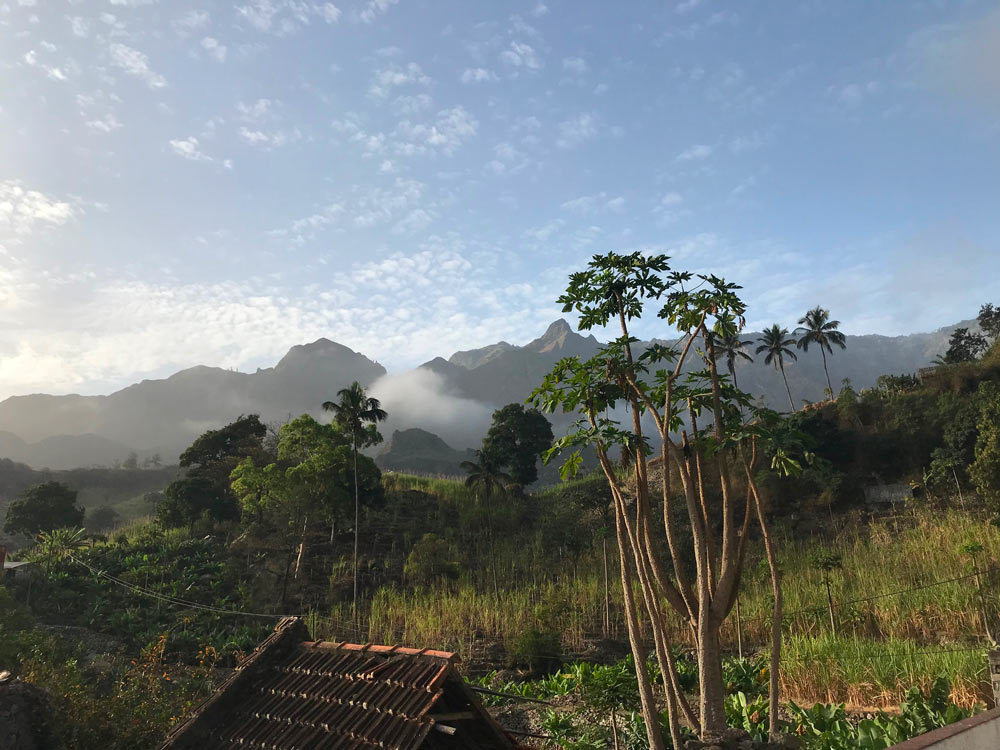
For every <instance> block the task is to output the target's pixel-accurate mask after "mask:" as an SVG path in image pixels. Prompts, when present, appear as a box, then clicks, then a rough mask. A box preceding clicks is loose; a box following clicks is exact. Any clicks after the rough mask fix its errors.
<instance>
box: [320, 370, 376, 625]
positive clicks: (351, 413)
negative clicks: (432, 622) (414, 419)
mask: <svg viewBox="0 0 1000 750" xmlns="http://www.w3.org/2000/svg"><path fill="white" fill-rule="evenodd" d="M337 399H338V400H337V401H336V402H334V401H325V402H323V410H324V411H332V412H333V419H334V421H335V422H336V423H337V424H339V425H340V426H341V427H343V428H344V429H345V430H347V432H349V433H350V435H351V444H352V447H353V449H354V605H353V607H354V621H355V624H357V620H358V538H359V537H358V532H359V530H360V523H361V500H360V495H359V493H358V447H359V446H362V445H364V446H367V445H374V444H375V443H377V442H379V441H380V440H381V439H382V438H381V436H380V435H379V434H378V433H377V432H376V431H375V430H374V426H375V423H376V422H382V421H385V418H386V417H387V416H389V415H388V414H387V413H386V412H385V410H384V409H383V408H382V404H381V403H380V402H379V400H378V399H377V398H369V397H368V395H367V394H366V393H365V389H364V388H362V387H361V383H359V382H358V381H357V380H355V381H354V382H353V383H351V386H350V388H341V389H340V390H339V391H337Z"/></svg>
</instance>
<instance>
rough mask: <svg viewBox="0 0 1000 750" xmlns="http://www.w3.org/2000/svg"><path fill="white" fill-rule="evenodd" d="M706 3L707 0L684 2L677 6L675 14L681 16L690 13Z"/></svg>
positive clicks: (684, 0)
mask: <svg viewBox="0 0 1000 750" xmlns="http://www.w3.org/2000/svg"><path fill="white" fill-rule="evenodd" d="M704 1H705V0H683V2H679V3H677V5H676V6H674V12H675V13H680V14H684V13H690V12H691V11H692V10H694V9H695V8H697V7H698V6H699V5H701V4H702V3H703V2H704Z"/></svg>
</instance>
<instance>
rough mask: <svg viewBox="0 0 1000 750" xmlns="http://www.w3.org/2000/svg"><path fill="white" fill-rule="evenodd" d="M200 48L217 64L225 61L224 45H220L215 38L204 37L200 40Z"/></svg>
mask: <svg viewBox="0 0 1000 750" xmlns="http://www.w3.org/2000/svg"><path fill="white" fill-rule="evenodd" d="M201 48H202V49H203V50H205V52H207V53H208V54H209V55H210V56H212V57H214V58H215V59H216V60H217V61H219V62H225V61H226V45H224V44H220V43H219V40H218V39H216V38H215V37H211V36H206V37H204V38H203V39H202V40H201Z"/></svg>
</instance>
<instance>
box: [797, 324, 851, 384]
mask: <svg viewBox="0 0 1000 750" xmlns="http://www.w3.org/2000/svg"><path fill="white" fill-rule="evenodd" d="M799 326H800V327H799V328H796V329H795V335H796V336H798V337H799V340H798V344H797V346H798V347H799V349H801V350H802V351H804V352H807V351H809V344H817V345H818V346H819V351H820V353H821V354H822V355H823V372H825V373H826V386H827V388H829V389H830V393H831V394H832V393H833V384H832V383H831V382H830V371H829V370H828V369H827V367H826V353H827V352H829V353H830V354H833V346H834V345H836V346H839V347H840V348H841V349H846V348H847V340H846V339H845V338H844V334H842V333H841V332H840V331H838V330H837V329H838V328H839V327H840V321H839V320H830V311H829V310H824V309H823V308H822V307H818V306H817V307H814V308H813V309H812V310H810V311H809V312H807V313H806V314H805V315H803V316H802V317H801V318H799Z"/></svg>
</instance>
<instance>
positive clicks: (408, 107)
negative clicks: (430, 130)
mask: <svg viewBox="0 0 1000 750" xmlns="http://www.w3.org/2000/svg"><path fill="white" fill-rule="evenodd" d="M433 103H434V100H433V99H431V97H430V96H429V95H428V94H415V95H413V96H397V97H396V98H395V99H393V101H392V108H393V109H394V110H395V111H396V112H398V113H399V114H403V115H415V114H418V113H420V112H423V111H424V110H427V109H430V107H431V105H432V104H433Z"/></svg>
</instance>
